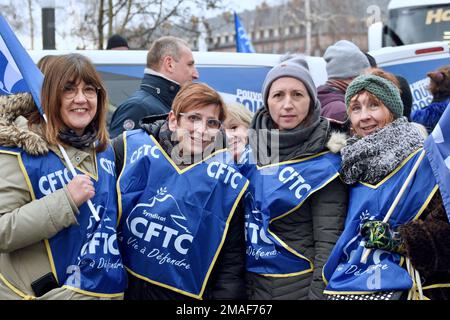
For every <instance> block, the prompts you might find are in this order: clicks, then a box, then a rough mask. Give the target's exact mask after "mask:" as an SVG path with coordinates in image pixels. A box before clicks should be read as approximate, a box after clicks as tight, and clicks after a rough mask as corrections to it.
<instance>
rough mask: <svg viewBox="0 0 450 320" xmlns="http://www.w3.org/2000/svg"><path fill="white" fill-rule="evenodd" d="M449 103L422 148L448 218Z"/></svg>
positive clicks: (449, 181) (449, 169) (449, 209)
mask: <svg viewBox="0 0 450 320" xmlns="http://www.w3.org/2000/svg"><path fill="white" fill-rule="evenodd" d="M449 106H450V104H449V105H448V106H447V108H446V109H445V111H444V113H443V114H442V116H441V119H440V120H439V122H438V124H437V125H436V127H435V128H434V130H433V132H432V133H431V135H430V136H429V137H428V138H427V140H425V145H424V149H425V151H426V155H427V156H428V160H429V161H430V165H431V168H432V169H433V173H434V176H435V177H436V181H437V183H438V185H439V190H440V191H441V195H442V200H443V202H444V207H445V211H447V216H448V217H449V220H450V110H449Z"/></svg>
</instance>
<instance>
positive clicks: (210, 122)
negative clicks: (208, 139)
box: [179, 112, 222, 130]
mask: <svg viewBox="0 0 450 320" xmlns="http://www.w3.org/2000/svg"><path fill="white" fill-rule="evenodd" d="M179 115H180V116H183V117H186V119H187V120H188V121H189V122H190V123H192V124H193V125H194V126H198V125H200V124H202V121H203V118H202V116H200V115H199V114H197V113H184V112H180V113H179ZM206 126H207V127H208V128H209V129H216V130H217V129H220V127H221V126H222V121H220V120H218V119H211V118H210V119H206Z"/></svg>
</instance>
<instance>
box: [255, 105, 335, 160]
mask: <svg viewBox="0 0 450 320" xmlns="http://www.w3.org/2000/svg"><path fill="white" fill-rule="evenodd" d="M251 128H252V129H254V131H253V132H250V136H249V143H250V145H251V147H252V149H253V150H254V154H255V155H257V157H258V159H257V161H258V164H259V165H266V164H269V163H275V162H279V161H286V160H290V159H296V158H299V157H302V156H307V155H312V154H316V153H318V152H321V151H323V150H324V149H325V145H326V142H327V141H328V136H329V129H330V128H329V122H328V121H327V120H326V119H323V118H321V117H320V104H319V103H318V102H317V103H316V105H315V106H314V109H313V113H312V115H311V116H310V119H309V121H308V123H301V124H300V125H298V126H297V127H296V128H293V129H290V130H283V131H279V130H275V128H276V125H275V123H274V122H273V120H272V118H271V117H270V114H269V111H268V110H267V108H264V107H263V108H261V109H259V110H258V111H257V112H256V113H255V115H254V116H253V121H252V124H251ZM263 130H267V131H266V132H263ZM276 143H278V144H279V145H278V147H276ZM256 150H260V152H258V153H257V152H255V151H256Z"/></svg>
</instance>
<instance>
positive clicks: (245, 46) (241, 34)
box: [234, 12, 255, 53]
mask: <svg viewBox="0 0 450 320" xmlns="http://www.w3.org/2000/svg"><path fill="white" fill-rule="evenodd" d="M234 27H235V31H236V51H237V52H247V53H254V52H255V49H253V46H252V43H251V42H250V39H249V38H248V35H247V32H246V31H245V29H244V27H243V26H242V24H241V22H240V21H239V17H238V15H237V14H236V12H235V13H234Z"/></svg>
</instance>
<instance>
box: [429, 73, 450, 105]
mask: <svg viewBox="0 0 450 320" xmlns="http://www.w3.org/2000/svg"><path fill="white" fill-rule="evenodd" d="M427 76H428V77H429V78H430V85H429V86H428V90H430V92H431V94H432V95H433V98H435V99H442V98H447V97H450V66H443V67H440V68H439V69H437V70H436V71H432V72H428V73H427Z"/></svg>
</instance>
